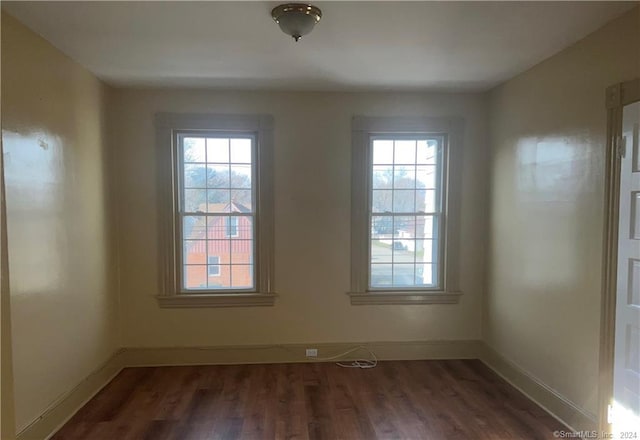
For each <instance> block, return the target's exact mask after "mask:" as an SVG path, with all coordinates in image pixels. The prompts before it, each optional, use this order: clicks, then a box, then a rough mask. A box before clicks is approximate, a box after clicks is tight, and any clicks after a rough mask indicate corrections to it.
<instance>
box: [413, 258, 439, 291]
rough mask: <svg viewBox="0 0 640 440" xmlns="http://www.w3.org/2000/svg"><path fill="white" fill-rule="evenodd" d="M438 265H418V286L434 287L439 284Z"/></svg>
mask: <svg viewBox="0 0 640 440" xmlns="http://www.w3.org/2000/svg"><path fill="white" fill-rule="evenodd" d="M437 267H438V266H437V265H435V264H417V265H416V281H415V283H416V285H418V286H424V287H433V286H436V285H437V284H438V273H437Z"/></svg>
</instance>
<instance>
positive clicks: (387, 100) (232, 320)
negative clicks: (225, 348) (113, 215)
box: [112, 90, 487, 347]
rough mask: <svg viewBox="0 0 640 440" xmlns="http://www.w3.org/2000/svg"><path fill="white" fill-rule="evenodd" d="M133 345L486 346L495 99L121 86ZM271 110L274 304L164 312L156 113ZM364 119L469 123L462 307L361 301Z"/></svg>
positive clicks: (124, 229)
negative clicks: (356, 150) (356, 216)
mask: <svg viewBox="0 0 640 440" xmlns="http://www.w3.org/2000/svg"><path fill="white" fill-rule="evenodd" d="M112 110H113V114H114V125H113V127H112V129H113V132H114V146H115V147H116V148H117V156H118V158H117V164H118V166H117V168H118V171H119V175H118V176H117V179H116V182H117V184H118V201H119V205H118V206H119V212H120V215H119V231H120V233H119V255H120V259H121V289H122V297H121V311H122V317H123V338H124V345H125V346H129V347H151V346H216V345H242V344H275V343H307V342H309V343H311V342H354V341H408V340H439V339H478V338H479V337H480V327H481V303H482V286H483V271H484V268H483V264H482V260H483V258H482V256H483V255H484V248H483V243H484V235H483V232H484V230H485V228H484V224H483V219H484V216H485V212H486V209H485V206H484V202H483V198H484V193H485V173H484V171H483V167H482V166H478V164H482V163H483V162H484V160H485V155H486V136H487V131H486V130H487V127H486V119H485V118H486V102H485V99H484V97H483V96H482V95H473V94H460V95H425V94H416V93H414V94H360V93H353V94H349V93H343V94H340V93H265V92H213V91H197V90H193V91H169V90H164V91H163V90H138V91H135V90H115V91H114V106H113V108H112ZM160 111H170V112H214V113H216V112H217V113H269V114H272V115H273V116H274V120H275V131H274V140H275V223H276V225H275V230H276V245H275V264H276V291H277V293H278V294H279V295H280V297H279V298H278V299H277V302H276V305H275V306H274V307H264V308H233V309H226V308H225V309H160V308H159V307H158V304H157V303H156V300H155V298H154V295H156V294H158V261H157V228H156V222H157V216H156V213H157V206H156V205H157V204H156V181H155V178H156V173H155V168H156V154H155V152H154V150H155V148H156V144H155V131H154V125H153V117H154V114H155V113H156V112H160ZM353 115H372V116H376V115H411V116H416V115H425V116H440V115H442V116H452V115H453V116H461V117H463V118H464V119H465V122H466V130H465V133H464V150H465V157H464V164H463V167H464V170H463V173H464V175H463V177H462V180H463V183H462V186H463V189H464V191H463V197H462V224H461V230H462V236H461V242H462V243H463V245H462V246H461V247H462V251H461V274H462V279H461V289H462V291H463V292H464V296H463V297H462V300H461V302H460V304H458V305H428V306H424V305H422V306H415V305H414V306H351V305H350V303H349V298H348V297H347V295H346V294H345V293H346V292H347V291H348V290H349V286H350V281H349V274H350V268H349V265H350V254H349V248H350V246H349V236H350V190H349V188H350V173H351V171H350V155H351V117H352V116H353Z"/></svg>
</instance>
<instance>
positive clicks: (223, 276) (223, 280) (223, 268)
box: [207, 264, 231, 290]
mask: <svg viewBox="0 0 640 440" xmlns="http://www.w3.org/2000/svg"><path fill="white" fill-rule="evenodd" d="M230 268H231V266H228V265H226V264H221V265H220V274H219V275H213V276H208V277H207V287H208V288H209V289H214V290H215V289H228V288H229V287H231V282H230V277H231V269H230Z"/></svg>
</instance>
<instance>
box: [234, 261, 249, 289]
mask: <svg viewBox="0 0 640 440" xmlns="http://www.w3.org/2000/svg"><path fill="white" fill-rule="evenodd" d="M231 284H232V286H233V287H234V288H236V289H251V288H253V266H252V265H249V264H243V265H233V266H231Z"/></svg>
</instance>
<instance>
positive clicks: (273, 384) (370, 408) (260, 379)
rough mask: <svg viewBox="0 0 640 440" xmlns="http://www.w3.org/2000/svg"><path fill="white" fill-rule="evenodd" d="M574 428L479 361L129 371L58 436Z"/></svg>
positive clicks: (495, 437) (506, 434) (191, 439)
mask: <svg viewBox="0 0 640 440" xmlns="http://www.w3.org/2000/svg"><path fill="white" fill-rule="evenodd" d="M555 430H565V431H566V430H568V429H567V428H566V427H565V426H563V425H562V424H561V423H559V422H558V421H557V420H555V419H554V418H553V417H551V416H550V415H549V414H547V413H546V412H545V411H544V410H543V409H542V408H540V407H538V406H537V405H535V404H534V403H533V402H531V401H530V400H528V399H527V398H526V396H524V395H523V394H522V393H520V392H519V391H518V390H516V389H515V388H513V387H511V386H510V385H509V384H508V383H507V382H505V381H504V380H502V379H501V378H500V377H499V376H498V375H496V374H495V373H494V372H493V371H491V370H490V369H489V368H487V367H486V366H485V365H484V364H482V363H481V362H480V361H476V360H453V361H440V360H438V361H393V362H380V363H379V364H378V367H376V368H374V369H368V370H360V369H351V368H341V367H339V366H337V365H335V364H331V363H323V364H320V363H317V364H311V363H309V364H274V365H220V366H188V367H156V368H126V369H124V370H123V371H122V372H121V373H120V374H119V375H118V376H117V377H116V378H114V379H113V381H111V383H109V384H108V385H107V386H106V387H105V388H104V389H103V390H101V391H100V392H99V393H98V394H97V395H96V396H95V397H94V398H93V399H92V400H91V401H89V402H88V403H87V404H86V405H85V406H84V407H83V408H81V409H80V410H79V411H78V412H77V413H76V415H75V416H74V417H72V418H71V420H69V422H67V423H66V424H65V425H64V426H63V427H62V428H61V429H60V430H59V431H58V432H57V433H56V434H55V435H54V436H53V437H52V438H53V439H55V440H80V439H82V440H86V439H90V440H113V439H122V440H208V439H224V440H228V439H245V440H265V439H300V440H311V439H319V440H325V439H345V440H357V439H363V440H370V439H376V438H377V439H396V438H397V439H428V440H455V439H465V440H468V439H473V440H475V439H477V440H507V439H523V440H524V439H526V440H531V439H551V438H553V435H552V433H553V431H555Z"/></svg>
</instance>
